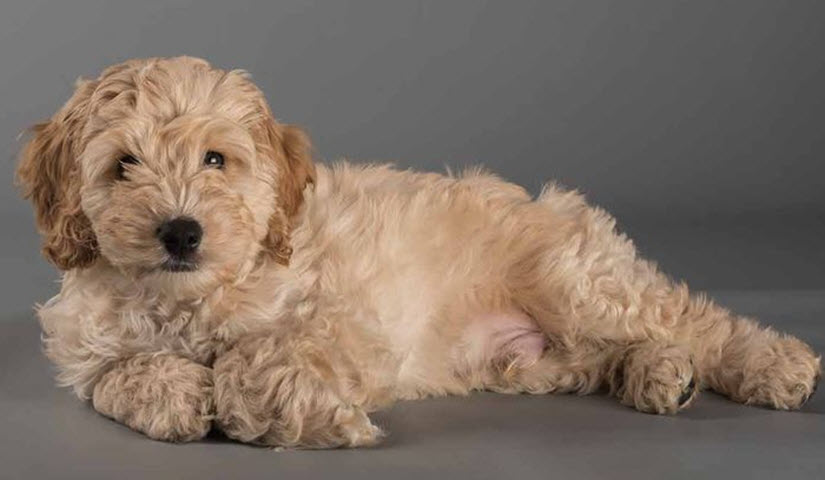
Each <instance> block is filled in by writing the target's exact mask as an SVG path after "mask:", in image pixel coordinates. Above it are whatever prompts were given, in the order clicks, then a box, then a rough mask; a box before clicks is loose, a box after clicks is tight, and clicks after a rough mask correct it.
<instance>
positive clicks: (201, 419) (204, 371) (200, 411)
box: [92, 355, 214, 442]
mask: <svg viewBox="0 0 825 480" xmlns="http://www.w3.org/2000/svg"><path fill="white" fill-rule="evenodd" d="M92 402H93V405H94V407H95V410H97V411H98V412H100V413H102V414H103V415H106V416H107V417H111V418H113V419H115V420H117V421H119V422H121V423H123V424H125V425H128V426H129V427H131V428H133V429H135V430H137V431H139V432H142V433H144V434H146V435H147V436H148V437H150V438H154V439H156V440H165V441H171V442H185V441H191V440H197V439H199V438H203V437H204V436H205V435H206V434H207V433H208V432H209V429H210V427H211V425H212V417H213V409H214V406H213V404H214V402H213V394H212V370H211V369H209V368H207V367H204V366H202V365H199V364H197V363H194V362H192V361H190V360H187V359H185V358H181V357H178V356H174V355H139V356H136V357H133V358H131V359H129V360H126V361H124V362H121V363H119V364H118V365H116V366H115V367H114V368H113V369H112V370H110V371H109V372H107V373H106V374H105V375H104V376H103V377H102V378H101V379H100V381H99V382H98V383H97V385H96V386H95V390H94V394H93V397H92Z"/></svg>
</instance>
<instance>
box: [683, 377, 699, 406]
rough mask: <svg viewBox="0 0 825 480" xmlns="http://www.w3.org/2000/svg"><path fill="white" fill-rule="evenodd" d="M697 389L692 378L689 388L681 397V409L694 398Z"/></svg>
mask: <svg viewBox="0 0 825 480" xmlns="http://www.w3.org/2000/svg"><path fill="white" fill-rule="evenodd" d="M695 389H696V381H695V380H694V379H693V378H691V379H690V383H688V386H687V387H685V389H684V390H683V391H682V395H681V396H680V397H679V406H680V407H681V406H682V405H684V404H686V403H687V402H688V400H690V397H692V396H693V391H694V390H695Z"/></svg>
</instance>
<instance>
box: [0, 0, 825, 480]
mask: <svg viewBox="0 0 825 480" xmlns="http://www.w3.org/2000/svg"><path fill="white" fill-rule="evenodd" d="M823 20H825V4H823V3H822V2H816V1H810V2H807V1H801V0H794V1H785V2H782V1H755V0H741V1H738V2H723V1H693V2H679V1H670V0H668V1H664V0H655V1H643V2H640V1H614V2H609V1H575V0H569V1H559V0H548V1H515V2H514V1H508V2H504V1H501V2H492V1H472V2H465V1H462V2H458V1H450V2H447V1H440V2H439V1H432V2H411V1H407V2H391V1H374V2H353V1H335V2H332V1H329V2H320V1H300V2H299V1H291V2H266V3H264V2H248V1H237V0H236V1H233V2H228V1H199V2H195V1H172V2H156V1H141V2H111V1H71V2H62V1H53V2H44V1H33V0H26V1H22V0H14V1H12V0H4V1H3V3H2V4H0V99H2V108H0V149H2V153H3V155H4V156H5V158H6V159H7V161H5V162H3V163H2V176H3V178H4V179H5V181H3V182H0V200H2V201H1V202H0V216H2V218H0V221H2V223H0V224H2V225H4V226H5V228H3V229H2V230H3V234H2V249H0V262H2V263H0V271H1V272H2V273H1V274H2V286H3V288H2V289H0V302H2V305H4V309H3V311H2V318H0V327H2V328H3V332H2V336H0V341H2V342H3V343H2V349H0V359H2V361H3V362H2V364H0V365H2V372H0V381H2V384H0V385H2V389H0V412H2V413H0V431H2V432H3V435H2V437H0V447H2V448H0V463H2V464H3V465H4V467H3V469H4V471H5V472H7V473H8V475H10V476H11V477H14V478H17V477H20V476H24V475H27V474H28V476H32V477H33V476H41V475H45V476H48V475H49V474H50V475H53V476H61V477H71V476H72V475H73V474H78V475H82V476H83V477H85V478H92V477H103V478H106V477H108V476H110V475H112V472H114V471H121V475H127V476H128V475H132V476H135V477H140V476H142V475H150V474H151V475H153V476H160V477H164V476H175V477H176V478H184V477H185V476H187V475H189V476H192V477H196V476H197V477H198V478H204V477H208V476H210V474H212V475H215V476H218V477H226V476H229V475H230V474H231V472H233V471H234V472H245V473H248V474H250V475H253V474H267V475H269V476H272V475H279V474H283V475H286V474H296V473H297V472H302V473H304V474H305V475H307V476H311V475H312V474H315V473H322V472H324V471H326V472H335V473H337V474H339V475H342V476H347V475H350V474H351V475H360V476H363V475H368V474H371V473H374V474H379V473H380V474H389V473H391V474H393V475H395V476H407V475H409V476H416V475H419V474H422V473H426V474H434V473H437V472H442V473H443V472H452V473H461V472H464V473H468V474H472V476H477V477H478V476H486V477H491V478H495V477H501V476H505V475H506V476H542V477H549V476H562V475H567V476H588V475H590V476H596V477H605V476H611V477H612V476H622V475H627V476H629V477H635V478H639V477H644V476H647V475H651V476H656V475H658V476H663V475H664V476H668V477H671V478H679V477H687V476H690V475H695V474H696V473H702V474H714V473H715V474H718V475H720V476H721V475H726V476H728V477H729V478H730V476H731V475H732V474H734V473H738V474H741V475H743V476H744V477H748V478H757V477H760V476H762V477H765V478H769V477H771V476H773V475H779V474H782V475H783V476H784V475H790V476H793V475H794V474H798V475H800V476H802V477H804V476H806V475H808V476H809V475H812V474H813V472H816V471H819V472H820V473H821V469H822V468H825V460H823V459H822V456H823V452H825V421H823V415H825V402H823V399H822V398H818V399H815V400H814V401H812V402H811V403H809V405H808V406H807V407H806V408H805V410H804V411H803V412H801V413H792V414H781V413H775V412H769V411H766V410H758V409H748V408H744V407H740V406H736V405H733V404H730V403H727V402H726V401H724V400H723V399H720V398H719V397H715V396H713V395H712V394H706V395H704V396H703V398H702V399H701V401H700V403H699V404H698V405H697V406H696V407H695V408H694V409H692V410H690V411H689V412H686V413H685V414H683V415H680V416H678V417H675V418H666V419H663V418H657V417H650V416H645V415H641V414H636V413H635V412H632V411H629V410H627V409H624V408H622V407H619V406H617V405H616V404H615V402H613V401H612V400H609V399H605V398H601V397H592V398H586V399H578V398H570V397H554V398H527V397H510V398H505V397H499V396H493V395H478V396H475V397H474V398H471V399H460V400H458V399H444V400H434V401H426V402H417V403H412V404H404V405H400V406H398V407H396V408H395V409H393V410H391V411H390V412H387V413H382V414H380V415H379V416H378V417H379V420H380V421H381V422H382V423H383V424H384V425H385V426H386V427H387V428H388V429H389V430H390V432H391V433H392V436H391V437H390V439H389V441H388V443H387V444H386V445H385V446H384V447H382V448H380V449H378V450H371V451H361V452H345V451H341V452H283V453H278V454H276V453H274V452H271V451H268V450H263V449H256V448H250V447H245V446H239V445H233V444H225V443H222V442H220V441H219V440H218V439H213V440H212V441H210V442H207V443H200V444H194V445H187V446H181V447H173V446H169V445H165V444H159V443H155V442H150V441H148V440H145V439H142V438H140V437H139V436H137V435H135V434H132V433H130V432H128V431H127V430H126V429H124V428H122V427H119V426H117V425H115V424H113V423H111V422H107V421H105V420H104V419H102V418H100V417H98V416H96V415H95V414H94V413H93V412H92V411H91V410H90V409H89V408H88V406H86V405H84V404H82V403H80V402H78V401H76V400H74V399H72V398H71V397H69V395H68V394H67V393H66V392H62V391H59V390H57V389H55V388H53V387H52V386H51V380H50V378H49V376H50V373H49V370H48V366H47V365H46V364H45V362H44V361H43V360H42V358H41V357H40V355H39V354H38V353H37V349H38V345H37V342H38V334H37V327H36V325H35V323H34V322H33V321H32V320H31V305H32V304H33V303H34V302H35V301H43V300H45V299H47V298H48V297H49V296H50V295H51V294H52V293H53V292H54V291H55V290H56V283H55V279H56V278H57V274H56V272H55V271H54V270H53V269H52V268H51V267H49V266H48V265H47V264H46V263H45V262H44V261H43V260H42V259H41V258H40V257H39V254H38V248H37V242H38V240H37V237H36V235H35V232H34V227H33V220H32V215H31V210H30V208H29V206H28V205H27V204H25V203H24V202H22V201H21V200H20V199H19V198H18V194H17V191H16V189H14V188H13V187H12V172H13V168H14V163H15V158H16V155H17V152H18V150H19V148H20V146H21V144H20V141H19V140H18V139H17V136H18V134H19V133H20V132H21V131H22V130H23V129H24V128H25V127H26V126H28V125H30V124H32V123H34V122H36V121H39V120H41V119H43V118H46V117H48V116H49V115H51V114H52V113H53V112H54V111H55V110H56V109H57V108H58V107H59V106H60V105H61V104H62V103H63V102H64V101H65V100H66V99H67V98H68V96H69V95H70V93H71V90H72V84H73V81H74V79H75V78H77V77H78V76H95V75H97V73H98V72H99V71H100V70H101V69H102V68H104V67H105V66H107V65H109V64H111V63H114V62H118V61H121V60H125V59H127V58H130V57H144V56H170V55H179V54H189V55H195V56H201V57H204V58H206V59H208V60H210V61H211V62H212V63H214V64H215V65H218V66H221V67H226V68H244V69H247V70H249V71H251V72H252V73H253V77H254V79H255V80H256V82H257V83H258V85H259V86H260V87H261V88H262V89H263V90H264V92H265V93H266V94H267V96H268V98H269V100H270V103H271V104H272V107H273V109H274V111H275V112H276V115H277V116H278V117H279V118H281V119H282V120H284V121H287V122H291V123H298V124H301V125H303V126H305V127H306V128H307V130H308V131H309V133H310V135H311V136H312V138H313V139H314V142H315V145H316V147H317V150H318V153H319V156H320V157H321V158H322V159H324V160H335V159H338V158H341V157H347V158H350V159H353V160H359V161H361V160H369V161H393V162H395V163H396V164H398V165H399V166H402V167H415V168H421V169H436V170H443V169H444V166H445V165H450V166H452V167H454V168H457V167H461V166H464V165H470V164H484V165H486V166H488V167H489V168H490V169H492V170H494V171H496V172H497V173H499V174H501V175H502V176H504V177H506V178H508V179H510V180H512V181H515V182H518V183H520V184H523V185H525V186H527V187H528V188H530V189H531V191H534V192H537V191H538V190H539V188H540V186H541V184H542V183H543V182H545V181H547V180H550V179H555V180H558V181H560V182H562V183H564V184H567V185H570V186H575V187H577V188H579V189H581V190H582V191H584V192H585V193H586V194H587V195H588V197H589V198H590V199H591V200H592V201H593V202H594V203H597V204H599V205H602V206H604V207H605V208H607V209H608V210H610V211H611V212H613V213H614V214H615V215H616V216H617V217H618V219H619V223H620V226H621V228H622V229H623V230H625V231H627V232H628V233H629V234H630V235H631V236H632V237H633V238H635V239H636V241H637V244H638V245H639V248H640V250H641V251H642V252H643V254H645V255H646V256H648V257H650V258H654V259H656V260H658V261H659V263H660V264H661V265H662V267H663V269H665V270H666V271H668V272H670V273H671V274H673V275H674V276H676V277H678V278H683V279H686V280H687V281H688V282H689V283H690V284H691V285H692V286H693V287H694V288H695V289H698V290H708V291H710V292H711V293H712V294H713V295H715V296H716V297H717V298H719V299H720V300H721V301H722V303H725V304H727V305H730V306H731V307H736V308H738V309H740V310H742V311H744V312H746V313H749V314H754V315H758V316H760V317H762V318H763V319H764V320H765V321H766V322H768V323H771V324H773V325H776V326H777V327H779V328H781V329H785V330H789V331H792V332H794V333H796V334H798V335H800V336H802V337H803V338H805V339H806V340H808V341H810V342H813V344H814V345H815V346H816V347H817V348H818V349H820V350H825V338H823V337H825V333H824V330H825V329H823V326H822V323H821V321H822V318H823V314H824V313H825V300H823V298H824V297H825V249H823V240H825V135H823V126H825V89H824V88H823V86H825V55H823V52H824V51H825V28H824V27H823ZM3 456H5V457H6V458H3ZM817 469H819V470H817ZM173 472H174V473H173ZM2 476H3V473H0V477H2ZM124 478H125V477H124Z"/></svg>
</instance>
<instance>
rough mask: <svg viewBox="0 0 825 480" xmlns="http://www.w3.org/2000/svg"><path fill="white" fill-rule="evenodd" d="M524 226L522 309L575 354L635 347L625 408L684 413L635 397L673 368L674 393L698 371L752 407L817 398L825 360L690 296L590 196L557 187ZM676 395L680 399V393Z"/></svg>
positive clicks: (517, 270)
mask: <svg viewBox="0 0 825 480" xmlns="http://www.w3.org/2000/svg"><path fill="white" fill-rule="evenodd" d="M541 210H544V213H543V214H542V213H541V212H540V211H541ZM542 215H543V217H542ZM522 221H523V222H524V223H523V226H522V227H521V229H520V230H521V232H522V235H521V236H520V237H519V238H518V239H517V243H516V244H515V245H514V247H513V248H512V249H511V250H517V249H518V248H521V250H520V251H521V252H522V255H523V256H522V257H521V259H519V261H517V262H514V263H513V266H512V269H511V272H510V275H509V282H508V285H509V286H510V287H511V288H512V291H513V292H514V294H513V297H514V300H515V302H516V304H517V305H518V306H519V307H520V308H522V309H523V310H524V311H525V312H527V314H529V315H530V316H531V317H532V318H534V319H535V320H536V322H537V324H538V325H539V326H540V327H541V328H542V330H543V331H544V332H545V333H546V334H547V336H548V337H549V338H550V339H551V342H552V343H556V344H559V345H561V346H562V347H563V348H564V349H566V350H569V351H576V350H577V349H580V348H582V345H587V344H597V345H608V344H613V345H618V346H622V347H625V348H626V349H627V350H626V352H627V354H626V355H624V356H623V357H622V358H623V359H624V360H623V361H624V367H623V372H624V373H623V378H624V381H625V388H624V391H623V392H622V393H623V395H622V399H623V401H624V402H625V403H632V404H634V405H635V406H636V407H637V408H639V407H642V408H640V409H641V410H645V411H665V412H671V411H674V409H673V406H672V402H670V401H666V402H664V403H665V404H666V408H664V409H662V408H660V407H661V405H660V406H657V407H654V408H645V407H644V405H642V404H643V403H644V402H639V401H636V400H633V401H632V402H631V399H633V398H643V397H644V396H645V395H644V394H643V395H641V397H639V395H638V392H636V393H632V392H630V391H629V390H628V388H630V387H628V385H632V384H638V385H644V384H645V381H646V380H645V376H646V375H648V374H649V373H645V372H653V371H656V369H658V368H659V367H660V366H662V365H664V364H665V363H668V362H669V363H671V364H672V365H673V368H671V369H670V370H672V372H671V374H670V375H668V376H669V377H670V381H669V382H670V384H671V385H670V386H668V387H667V390H668V391H672V392H679V391H680V389H681V388H682V387H683V385H682V384H683V383H684V382H685V381H686V380H687V377H686V376H685V375H684V374H683V372H686V371H688V370H692V369H695V370H696V373H697V375H696V377H697V378H696V379H695V382H698V383H699V384H700V385H703V386H708V387H710V388H712V389H714V390H716V391H717V392H719V393H722V394H724V395H727V396H729V397H730V398H732V399H733V400H736V401H739V402H743V403H749V404H760V405H766V406H771V407H774V408H779V409H789V408H798V407H799V406H801V405H802V404H803V403H804V402H805V400H807V398H808V397H809V396H810V394H811V393H812V392H813V389H814V387H815V385H816V381H817V378H818V376H819V373H820V361H819V358H818V357H817V356H816V355H815V354H814V352H813V351H812V350H811V348H810V347H809V346H807V345H806V344H805V343H803V342H801V341H799V340H797V339H796V338H793V337H790V336H787V335H780V334H778V333H776V332H774V331H773V330H771V329H769V328H765V327H761V326H759V325H758V324H757V323H756V322H754V321H752V320H749V319H746V318H743V317H740V316H737V315H734V314H731V313H730V312H728V311H727V310H725V309H724V308H721V307H719V306H717V305H715V304H714V303H713V302H711V301H708V300H707V299H706V298H704V297H703V296H701V295H700V296H692V295H690V293H689V291H688V288H687V286H686V285H684V284H678V283H674V282H673V281H672V280H671V279H670V278H668V277H667V276H666V275H664V274H662V273H661V272H659V271H658V269H657V268H656V266H655V265H654V264H653V263H651V262H648V261H645V260H643V259H640V258H638V257H637V255H636V250H635V248H634V246H633V244H632V242H631V241H630V240H628V239H627V238H626V237H625V236H624V235H620V234H618V233H617V232H616V231H615V221H614V220H613V219H612V218H611V217H610V216H609V215H608V214H607V213H605V212H604V211H602V210H600V209H597V208H592V207H589V206H587V205H586V203H584V201H583V199H582V198H581V196H578V195H576V194H573V193H563V192H559V191H557V190H554V189H552V188H551V189H548V191H546V192H545V193H544V194H543V196H542V197H541V198H540V199H539V200H538V201H537V202H536V203H535V204H533V205H532V206H530V208H529V209H527V208H525V215H524V216H523V217H522ZM664 360H667V361H668V362H664ZM691 362H692V367H691V368H688V366H689V365H691ZM634 375H641V376H640V377H639V378H637V379H634V378H633V376H634ZM662 378H664V377H662ZM688 382H689V380H688ZM665 383H667V382H665ZM666 397H668V398H673V397H677V400H678V396H677V395H675V393H674V394H670V395H666ZM677 405H678V402H677Z"/></svg>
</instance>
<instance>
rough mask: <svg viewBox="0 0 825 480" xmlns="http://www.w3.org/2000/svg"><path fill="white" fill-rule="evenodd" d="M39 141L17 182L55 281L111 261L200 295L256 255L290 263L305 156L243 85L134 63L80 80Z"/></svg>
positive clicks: (256, 93) (208, 73)
mask: <svg viewBox="0 0 825 480" xmlns="http://www.w3.org/2000/svg"><path fill="white" fill-rule="evenodd" d="M32 130H33V136H32V139H31V140H30V141H29V143H28V144H27V145H26V147H25V148H24V150H23V154H22V158H21V161H20V165H19V167H18V171H17V175H18V181H19V182H20V183H21V185H22V187H23V192H24V195H25V196H26V197H27V198H30V199H31V201H32V203H33V204H34V207H35V213H36V216H37V225H38V228H39V229H40V231H41V233H42V235H43V237H44V242H43V253H44V255H45V256H46V257H47V258H48V259H49V260H50V261H51V262H52V263H54V264H55V265H56V266H58V267H59V268H60V269H63V270H70V269H75V268H83V267H86V266H89V265H91V264H92V263H94V262H96V261H98V260H99V259H100V258H101V257H102V259H104V260H105V261H107V262H109V263H110V264H111V265H113V266H115V267H117V268H118V269H120V270H121V271H123V272H124V273H126V274H128V275H130V276H134V277H136V278H137V277H140V278H158V279H169V278H174V279H175V281H176V282H179V281H180V280H183V279H184V277H185V278H186V279H187V280H190V281H192V282H195V283H198V280H201V281H205V280H208V279H215V278H226V276H227V275H232V274H233V273H235V272H237V270H238V268H239V267H240V266H241V265H243V264H248V263H249V261H250V260H253V259H257V258H258V256H259V255H267V256H269V257H270V258H272V259H274V260H275V261H277V262H279V263H283V264H286V263H287V261H288V259H289V256H290V252H291V249H290V246H289V223H290V217H291V216H293V215H294V214H295V213H296V212H297V211H298V209H299V207H300V205H301V202H302V198H303V191H304V187H305V186H306V185H307V184H308V183H312V182H313V181H314V176H315V170H314V168H313V165H312V161H311V158H310V145H309V141H308V139H307V137H306V136H305V135H304V133H303V132H302V131H301V130H299V129H298V128H296V127H293V126H289V125H284V124H280V123H278V122H276V121H275V119H274V118H273V116H272V113H271V112H270V110H269V107H268V105H267V103H266V100H265V99H264V96H263V94H262V93H261V91H260V90H259V89H258V88H257V87H256V86H255V85H254V84H253V83H252V82H251V81H250V80H249V79H248V76H247V75H246V74H245V73H244V72H241V71H222V70H219V69H216V68H213V67H211V66H210V65H209V64H208V63H207V62H205V61H203V60H199V59H194V58H189V57H180V58H170V59H147V60H132V61H127V62H125V63H122V64H119V65H116V66H113V67H110V68H108V69H107V70H105V71H104V72H103V73H102V74H101V75H100V77H98V78H97V79H96V80H84V81H79V82H78V85H77V89H76V91H75V93H74V95H73V96H72V97H71V98H70V99H69V101H68V102H67V103H66V105H64V106H63V108H62V109H60V110H59V111H58V112H57V113H56V114H55V115H54V116H53V117H52V118H51V119H50V120H49V121H47V122H44V123H41V124H39V125H36V126H34V127H33V129H32Z"/></svg>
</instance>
